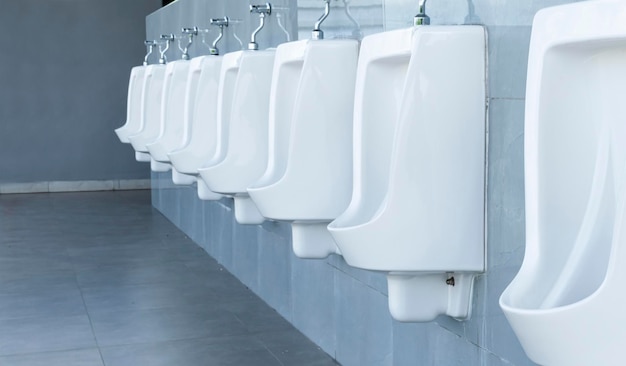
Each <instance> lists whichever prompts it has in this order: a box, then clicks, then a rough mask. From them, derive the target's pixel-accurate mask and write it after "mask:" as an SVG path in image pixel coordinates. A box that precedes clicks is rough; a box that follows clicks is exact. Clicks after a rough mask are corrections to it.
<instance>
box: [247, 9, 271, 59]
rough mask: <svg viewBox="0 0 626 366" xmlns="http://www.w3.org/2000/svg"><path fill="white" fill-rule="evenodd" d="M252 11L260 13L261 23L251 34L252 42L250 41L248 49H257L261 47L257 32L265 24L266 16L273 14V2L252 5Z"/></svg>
mask: <svg viewBox="0 0 626 366" xmlns="http://www.w3.org/2000/svg"><path fill="white" fill-rule="evenodd" d="M250 13H257V14H259V20H260V24H259V26H258V27H257V28H256V29H255V30H254V32H252V35H250V42H249V43H248V49H249V50H252V51H256V50H258V49H259V44H258V43H257V42H256V36H257V34H258V33H259V32H260V31H261V29H263V27H264V26H265V17H266V16H268V15H271V14H272V4H270V3H265V4H262V5H250Z"/></svg>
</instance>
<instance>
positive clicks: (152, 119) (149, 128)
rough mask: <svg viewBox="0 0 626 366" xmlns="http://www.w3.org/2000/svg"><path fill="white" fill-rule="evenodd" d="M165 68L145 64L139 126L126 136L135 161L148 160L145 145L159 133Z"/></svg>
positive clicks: (148, 156)
mask: <svg viewBox="0 0 626 366" xmlns="http://www.w3.org/2000/svg"><path fill="white" fill-rule="evenodd" d="M165 68H166V66H165V65H148V66H146V70H145V75H144V80H143V90H144V92H143V95H142V98H141V128H140V129H139V131H138V132H137V133H135V134H132V135H130V136H128V140H129V141H130V143H131V145H132V146H133V149H135V159H136V160H137V161H143V162H150V155H149V154H148V148H147V147H146V145H147V144H149V143H151V142H152V141H154V140H155V139H156V138H157V136H158V135H159V131H160V128H161V97H162V95H163V81H164V78H165Z"/></svg>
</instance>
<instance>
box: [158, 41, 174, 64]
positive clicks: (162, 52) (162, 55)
mask: <svg viewBox="0 0 626 366" xmlns="http://www.w3.org/2000/svg"><path fill="white" fill-rule="evenodd" d="M160 39H161V42H159V54H160V56H159V64H161V65H165V64H166V63H167V56H165V53H166V52H167V50H168V49H169V48H170V43H171V42H172V41H173V40H174V35H173V34H161V38H160ZM163 43H165V48H163Z"/></svg>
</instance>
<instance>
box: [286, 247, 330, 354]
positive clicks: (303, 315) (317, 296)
mask: <svg viewBox="0 0 626 366" xmlns="http://www.w3.org/2000/svg"><path fill="white" fill-rule="evenodd" d="M290 260H291V263H292V265H291V276H292V277H291V288H290V292H291V297H292V300H291V301H292V304H293V314H292V318H293V321H292V323H293V325H294V326H295V327H296V328H298V330H300V331H301V332H302V333H304V334H305V335H306V336H308V337H309V338H311V339H313V340H315V343H317V345H318V346H320V347H321V348H322V349H323V350H324V351H325V352H326V353H328V354H330V355H334V354H335V349H336V348H335V347H336V338H335V337H336V333H337V329H336V316H335V299H334V296H335V273H336V270H335V269H334V268H333V267H331V266H329V265H328V264H327V263H326V261H324V260H321V259H315V260H306V259H301V258H298V257H296V256H295V255H293V254H291V258H290Z"/></svg>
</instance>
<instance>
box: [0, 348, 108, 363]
mask: <svg viewBox="0 0 626 366" xmlns="http://www.w3.org/2000/svg"><path fill="white" fill-rule="evenodd" d="M0 365H6V366H104V364H103V363H102V357H100V352H99V351H98V349H97V348H89V349H81V350H73V351H59V352H44V353H34V354H27V355H16V356H5V357H0Z"/></svg>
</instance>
